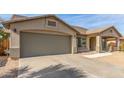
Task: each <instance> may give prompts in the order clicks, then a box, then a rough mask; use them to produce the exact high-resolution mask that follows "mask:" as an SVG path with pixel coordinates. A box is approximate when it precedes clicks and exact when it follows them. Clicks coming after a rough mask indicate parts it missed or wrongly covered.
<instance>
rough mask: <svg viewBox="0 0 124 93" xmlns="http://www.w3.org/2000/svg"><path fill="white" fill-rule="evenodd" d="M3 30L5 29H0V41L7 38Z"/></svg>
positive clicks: (7, 35)
mask: <svg viewBox="0 0 124 93" xmlns="http://www.w3.org/2000/svg"><path fill="white" fill-rule="evenodd" d="M4 30H5V29H3V28H2V29H1V28H0V41H2V40H4V39H7V38H8V37H9V33H6V32H5V31H4Z"/></svg>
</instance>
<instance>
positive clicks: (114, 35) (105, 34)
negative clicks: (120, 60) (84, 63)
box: [87, 26, 121, 52]
mask: <svg viewBox="0 0 124 93" xmlns="http://www.w3.org/2000/svg"><path fill="white" fill-rule="evenodd" d="M119 37H121V34H120V33H119V32H118V31H117V30H116V29H115V28H114V27H113V26H112V27H109V28H106V29H104V30H101V29H100V30H99V31H97V32H95V33H90V34H89V35H88V36H87V49H88V50H89V51H96V52H108V51H109V52H111V51H116V50H118V49H119V45H120V44H119Z"/></svg>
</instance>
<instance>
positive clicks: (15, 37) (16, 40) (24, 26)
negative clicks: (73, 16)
mask: <svg viewBox="0 0 124 93" xmlns="http://www.w3.org/2000/svg"><path fill="white" fill-rule="evenodd" d="M47 20H54V21H56V22H57V27H49V26H47ZM10 29H11V45H10V51H11V54H10V55H11V56H17V57H19V56H20V32H21V31H31V32H36V33H42V32H46V33H49V34H51V33H53V34H58V35H60V34H61V35H70V36H72V53H74V52H76V51H77V50H76V49H77V46H76V44H77V42H76V38H75V37H74V36H76V32H75V31H74V30H72V29H71V28H69V27H68V26H66V25H65V24H63V23H62V22H60V21H58V20H56V19H54V18H47V19H45V18H42V19H36V20H29V21H23V22H17V23H12V24H10ZM13 29H16V30H17V32H16V33H15V32H14V31H12V30H13ZM40 31H41V32H40Z"/></svg>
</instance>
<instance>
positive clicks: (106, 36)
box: [3, 15, 121, 58]
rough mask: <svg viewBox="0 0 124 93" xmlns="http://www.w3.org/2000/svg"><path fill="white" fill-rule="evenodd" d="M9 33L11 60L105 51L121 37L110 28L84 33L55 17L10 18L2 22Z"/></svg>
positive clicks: (116, 46) (117, 44)
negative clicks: (12, 58) (14, 58)
mask: <svg viewBox="0 0 124 93" xmlns="http://www.w3.org/2000/svg"><path fill="white" fill-rule="evenodd" d="M3 25H4V27H6V28H7V29H9V30H10V33H11V41H10V55H11V57H21V58H23V57H32V56H42V55H53V54H69V53H70V54H74V53H78V52H84V51H97V52H102V51H109V43H111V42H113V43H115V50H117V48H118V47H119V38H120V37H121V34H120V33H119V32H118V31H117V29H116V28H115V27H114V26H108V27H104V28H99V29H92V30H88V29H86V28H83V27H78V26H71V25H69V24H67V23H65V22H64V21H63V20H61V19H60V18H58V17H56V16H55V15H45V16H37V17H25V16H18V15H14V16H13V17H12V19H11V20H9V21H5V22H3Z"/></svg>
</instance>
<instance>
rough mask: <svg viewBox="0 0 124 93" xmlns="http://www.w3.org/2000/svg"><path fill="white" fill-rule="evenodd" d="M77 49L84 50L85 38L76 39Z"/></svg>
mask: <svg viewBox="0 0 124 93" xmlns="http://www.w3.org/2000/svg"><path fill="white" fill-rule="evenodd" d="M78 47H83V48H86V37H78Z"/></svg>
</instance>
